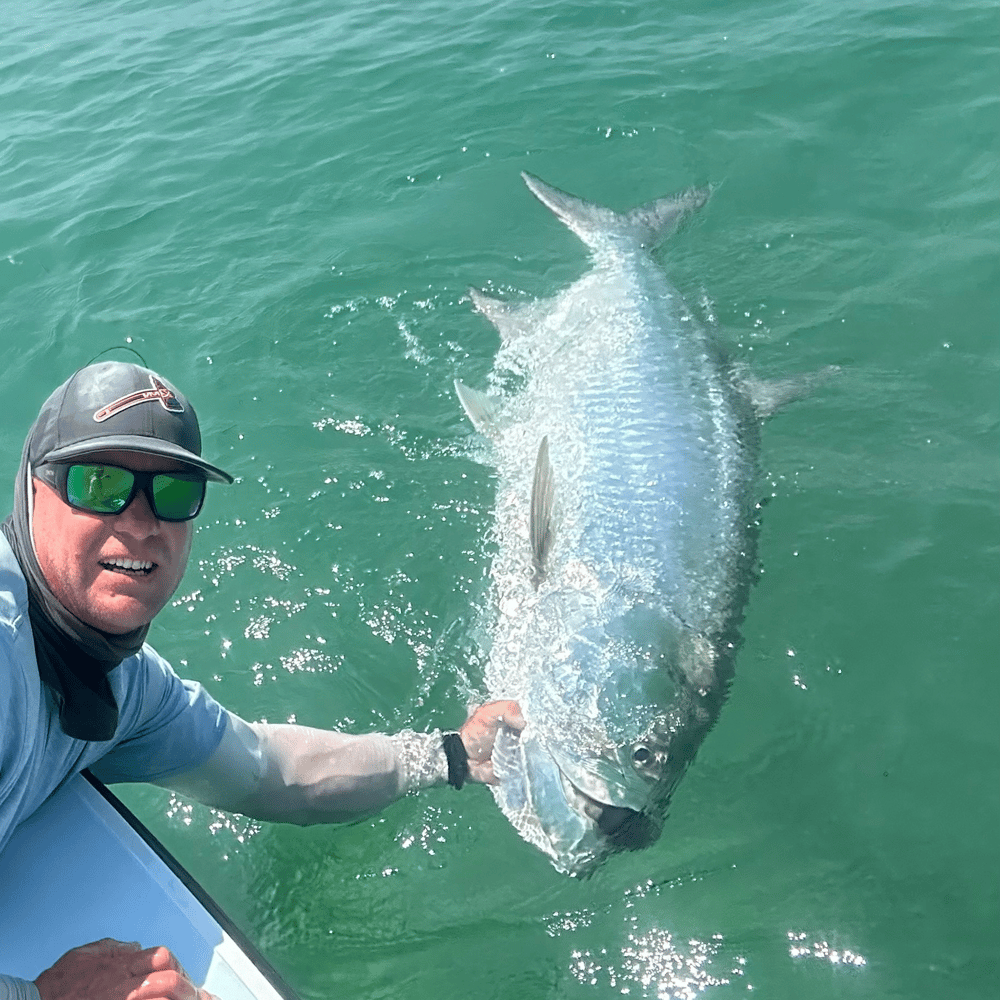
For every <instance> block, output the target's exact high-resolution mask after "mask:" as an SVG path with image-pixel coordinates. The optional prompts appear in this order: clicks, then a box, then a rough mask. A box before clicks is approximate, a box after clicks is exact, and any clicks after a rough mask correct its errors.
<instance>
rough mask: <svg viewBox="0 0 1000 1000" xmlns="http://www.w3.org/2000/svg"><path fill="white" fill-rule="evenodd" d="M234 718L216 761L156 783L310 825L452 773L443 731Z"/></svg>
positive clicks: (256, 814) (219, 804) (249, 812)
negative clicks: (347, 728)
mask: <svg viewBox="0 0 1000 1000" xmlns="http://www.w3.org/2000/svg"><path fill="white" fill-rule="evenodd" d="M227 715H228V725H227V727H226V732H225V735H224V736H223V738H222V740H221V742H220V743H219V746H218V747H217V749H216V750H215V752H214V753H213V754H212V755H211V756H210V757H209V758H208V760H206V761H205V762H204V763H203V764H201V765H200V766H199V767H196V768H193V769H192V770H190V771H187V772H185V773H180V774H176V775H173V776H171V777H168V778H166V779H165V780H163V781H158V782H156V783H157V784H162V785H165V786H166V787H168V788H172V789H173V790H175V791H178V792H181V793H182V794H184V795H188V796H190V797H191V798H194V799H196V800H197V801H199V802H203V803H205V804H206V805H210V806H215V807H216V808H220V809H226V810H229V811H231V812H238V813H242V814H243V815H246V816H251V817H253V818H255V819H263V820H274V821H278V822H284V823H298V824H300V825H307V824H310V823H337V822H344V821H349V820H354V819H358V818H360V817H362V816H365V815H368V814H370V813H373V812H376V811H378V810H379V809H381V808H383V807H384V806H386V805H388V804H389V803H390V802H392V801H394V800H395V799H397V798H399V796H400V795H402V794H404V793H406V792H408V791H412V790H416V789H418V788H424V787H426V786H428V785H433V784H439V783H441V782H443V781H445V780H446V779H447V776H448V762H447V758H446V757H445V754H444V749H443V746H442V741H441V734H440V732H437V731H435V732H431V733H415V732H411V731H409V730H404V731H403V732H401V733H397V734H395V735H393V736H383V735H382V734H380V733H369V734H367V735H364V736H350V735H348V734H346V733H338V732H334V731H330V730H324V729H312V728H310V727H308V726H293V725H269V724H267V723H262V722H254V723H247V722H244V721H243V720H242V719H240V718H239V717H238V716H236V715H233V714H232V713H227Z"/></svg>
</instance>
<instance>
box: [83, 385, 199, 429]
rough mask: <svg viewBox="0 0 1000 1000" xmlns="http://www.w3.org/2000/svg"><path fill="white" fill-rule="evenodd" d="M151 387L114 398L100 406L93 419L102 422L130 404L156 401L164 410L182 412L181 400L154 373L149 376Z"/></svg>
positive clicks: (135, 404) (136, 404)
mask: <svg viewBox="0 0 1000 1000" xmlns="http://www.w3.org/2000/svg"><path fill="white" fill-rule="evenodd" d="M149 381H150V383H152V386H153V388H152V389H140V390H139V391H138V392H131V393H129V394H128V395H127V396H122V398H121V399H116V400H115V401H114V402H113V403H108V405H107V406H102V407H101V408H100V409H99V410H98V411H97V412H96V413H95V414H94V420H96V421H97V423H99V424H100V423H103V422H104V421H105V420H107V419H108V417H113V416H114V415H115V414H116V413H121V411H122V410H127V409H128V408H129V407H130V406H138V405H139V403H153V402H157V403H159V404H160V406H162V407H163V409H165V410H169V411H170V412H171V413H183V412H184V407H183V406H182V405H181V401H180V400H179V399H178V398H177V397H176V396H175V395H174V393H173V390H172V389H168V388H167V387H166V386H165V385H164V384H163V383H162V382H161V381H160V380H159V379H158V378H157V377H156V376H155V375H150V376H149Z"/></svg>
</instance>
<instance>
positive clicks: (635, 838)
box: [597, 806, 660, 851]
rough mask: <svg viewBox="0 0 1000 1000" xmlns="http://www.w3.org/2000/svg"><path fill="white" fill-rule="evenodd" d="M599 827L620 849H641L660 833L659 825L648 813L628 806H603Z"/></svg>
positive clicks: (611, 842)
mask: <svg viewBox="0 0 1000 1000" xmlns="http://www.w3.org/2000/svg"><path fill="white" fill-rule="evenodd" d="M597 828H598V830H600V831H601V833H603V834H604V836H605V837H606V838H607V839H608V842H609V843H610V844H612V845H613V846H614V847H615V848H616V849H618V850H620V851H641V850H642V849H643V848H644V847H649V845H650V844H652V843H653V841H655V840H656V839H657V837H659V835H660V828H659V825H658V824H657V823H655V822H654V821H653V820H652V819H651V818H650V817H649V816H648V815H647V814H646V813H644V812H638V811H637V810H635V809H629V808H628V807H626V806H603V807H602V808H601V813H600V815H599V816H598V818H597Z"/></svg>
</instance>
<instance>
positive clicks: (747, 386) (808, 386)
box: [733, 364, 841, 420]
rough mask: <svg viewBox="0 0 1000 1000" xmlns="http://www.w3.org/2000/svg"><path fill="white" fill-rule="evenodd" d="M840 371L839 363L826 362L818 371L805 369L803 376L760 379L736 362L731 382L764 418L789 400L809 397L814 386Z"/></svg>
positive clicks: (759, 415)
mask: <svg viewBox="0 0 1000 1000" xmlns="http://www.w3.org/2000/svg"><path fill="white" fill-rule="evenodd" d="M840 370H841V369H840V366H839V365H827V366H826V367H825V368H820V369H819V371H815V372H807V373H805V374H804V375H793V376H792V377H790V378H776V379H763V378H758V377H757V376H756V375H754V374H753V373H752V372H751V371H750V369H749V368H748V367H747V366H746V365H743V364H736V365H734V366H733V382H734V383H735V384H736V387H737V388H738V389H739V390H740V391H741V392H742V393H743V394H744V395H745V396H746V397H747V398H748V399H749V400H750V403H751V405H752V406H753V408H754V410H755V411H756V413H757V416H758V417H759V418H760V419H761V420H766V419H767V418H768V417H769V416H771V414H773V413H775V412H776V411H777V410H780V409H781V408H782V407H783V406H786V405H787V404H788V403H791V402H794V401H795V400H796V399H802V398H803V397H804V396H808V395H809V394H810V393H811V392H812V391H813V390H814V389H815V388H816V387H817V386H819V385H822V384H823V383H824V382H826V381H827V380H828V379H830V378H832V377H833V376H834V375H836V374H838V373H839V372H840Z"/></svg>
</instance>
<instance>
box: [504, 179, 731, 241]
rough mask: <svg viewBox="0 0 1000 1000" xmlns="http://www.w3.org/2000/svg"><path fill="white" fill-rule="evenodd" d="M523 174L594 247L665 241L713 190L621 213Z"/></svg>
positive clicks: (659, 200)
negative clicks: (622, 243)
mask: <svg viewBox="0 0 1000 1000" xmlns="http://www.w3.org/2000/svg"><path fill="white" fill-rule="evenodd" d="M521 177H523V178H524V183H525V184H527V185H528V190H529V191H531V193H532V194H533V195H534V196H535V197H536V198H537V199H538V200H539V201H540V202H541V203H542V204H543V205H545V206H546V208H549V209H551V211H552V212H553V213H555V215H556V216H557V217H558V218H559V219H560V220H561V221H562V222H563V223H564V224H565V225H566V226H568V227H569V228H570V229H572V230H573V232H574V233H576V235H577V236H579V237H580V239H581V240H583V242H584V243H586V244H587V246H589V247H590V248H591V249H592V250H600V249H602V248H604V247H606V246H607V245H608V244H609V243H621V242H626V243H629V244H637V245H638V246H641V247H645V248H646V249H648V250H651V249H653V248H654V247H656V246H658V245H659V244H660V243H662V242H663V241H664V240H665V239H666V238H667V237H668V236H669V235H670V234H671V233H672V232H673V231H674V230H675V229H676V228H677V226H678V225H679V224H680V222H681V220H682V219H683V218H684V217H685V216H687V215H690V214H691V213H692V212H695V211H697V210H698V209H699V208H701V206H702V205H704V204H705V202H706V201H708V199H709V197H710V196H711V194H712V190H713V189H712V188H711V187H706V188H688V190H687V191H684V192H683V193H681V194H678V195H673V196H672V197H669V198H657V199H656V200H655V201H650V202H647V203H646V204H645V205H640V206H639V207H638V208H633V209H632V210H631V211H630V212H624V213H621V212H615V211H614V210H613V209H610V208H605V206H603V205H598V204H595V203H594V202H592V201H586V200H584V199H583V198H578V197H577V196H576V195H572V194H568V193H567V192H566V191H560V190H559V188H555V187H552V185H551V184H546V183H545V181H543V180H541V179H540V178H538V177H535V176H534V174H529V173H524V172H522V174H521Z"/></svg>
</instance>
